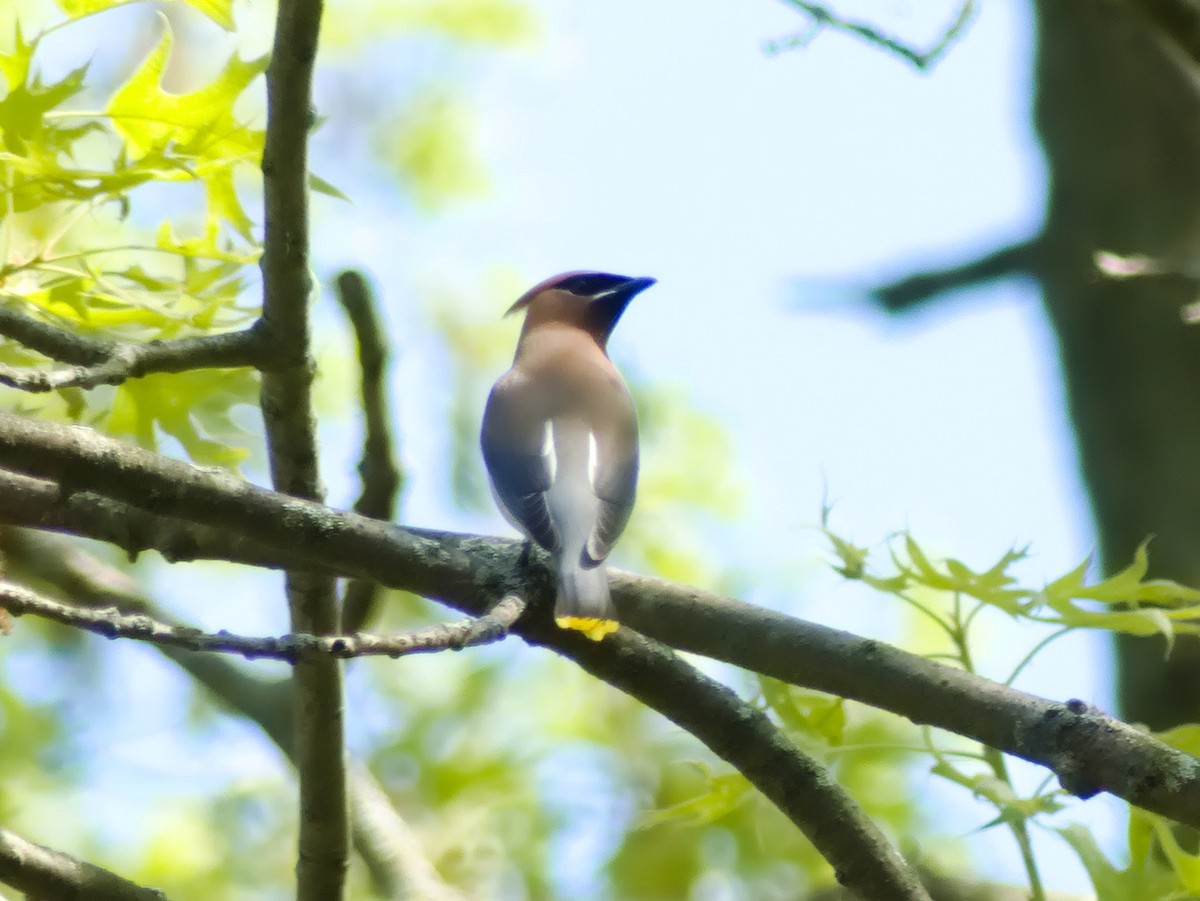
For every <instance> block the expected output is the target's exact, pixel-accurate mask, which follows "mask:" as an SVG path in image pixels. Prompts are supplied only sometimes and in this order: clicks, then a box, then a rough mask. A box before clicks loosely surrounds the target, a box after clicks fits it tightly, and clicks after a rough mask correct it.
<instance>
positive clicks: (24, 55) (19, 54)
mask: <svg viewBox="0 0 1200 901" xmlns="http://www.w3.org/2000/svg"><path fill="white" fill-rule="evenodd" d="M13 27H14V32H15V33H14V37H13V49H12V52H11V53H0V73H2V74H3V75H4V81H5V83H6V85H7V87H8V90H9V91H15V90H16V89H17V88H19V87H20V86H21V85H23V84H25V81H26V79H28V78H29V66H30V64H31V63H32V62H33V51H34V48H35V47H37V39H36V38H35V39H34V40H33V41H32V42H30V43H26V42H25V38H24V36H23V35H22V34H21V23H20V22H16V23H15V24H14V26H13Z"/></svg>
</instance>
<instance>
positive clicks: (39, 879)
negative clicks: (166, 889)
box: [0, 828, 167, 901]
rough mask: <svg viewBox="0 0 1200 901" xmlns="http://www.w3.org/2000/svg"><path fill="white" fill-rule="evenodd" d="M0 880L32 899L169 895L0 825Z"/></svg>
mask: <svg viewBox="0 0 1200 901" xmlns="http://www.w3.org/2000/svg"><path fill="white" fill-rule="evenodd" d="M0 882H3V883H4V884H5V885H8V886H11V887H12V888H14V889H16V890H17V891H19V892H23V893H24V894H25V895H26V897H28V898H30V899H33V898H47V899H49V898H64V899H65V898H86V899H88V901H166V899H167V896H166V895H164V894H163V893H162V892H160V891H158V890H157V889H152V888H145V887H144V886H140V885H137V884H136V883H133V882H130V881H129V880H128V879H123V878H121V877H120V876H118V875H116V874H115V873H110V872H109V871H108V870H104V869H101V868H100V867H98V866H96V865H94V864H90V863H87V862H86V861H82V860H79V859H78V858H75V857H71V856H70V855H69V854H64V853H63V852H61V851H54V850H52V849H50V848H47V847H44V846H42V845H36V844H34V843H33V842H31V841H28V840H27V839H24V838H21V836H19V835H17V834H16V833H13V832H10V831H8V830H7V829H3V828H0Z"/></svg>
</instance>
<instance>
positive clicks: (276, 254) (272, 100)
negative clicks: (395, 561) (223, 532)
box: [258, 0, 349, 901]
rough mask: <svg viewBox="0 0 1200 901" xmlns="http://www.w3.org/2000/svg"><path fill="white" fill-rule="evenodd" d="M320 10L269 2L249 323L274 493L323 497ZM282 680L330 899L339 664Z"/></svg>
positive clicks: (301, 622)
mask: <svg viewBox="0 0 1200 901" xmlns="http://www.w3.org/2000/svg"><path fill="white" fill-rule="evenodd" d="M321 12H322V3H321V0H279V8H278V12H277V14H276V19H275V41H274V46H273V47H272V50H271V62H270V65H269V66H268V68H267V130H266V139H265V144H264V146H263V159H262V171H263V201H264V221H263V255H262V262H261V265H262V276H263V307H262V318H261V319H260V320H259V323H258V325H259V327H261V328H262V329H263V331H264V333H265V335H266V340H267V342H268V343H269V344H270V345H271V346H272V347H273V349H274V353H273V357H274V358H275V359H277V360H279V361H280V365H279V366H278V367H277V368H272V369H269V370H267V371H265V372H264V373H263V379H262V392H261V405H262V413H263V423H264V426H265V430H266V439H267V456H268V459H269V461H270V468H271V482H272V484H273V485H274V486H275V488H276V489H277V490H278V491H282V492H284V493H286V494H290V495H293V496H295V497H300V498H307V499H310V500H320V499H321V498H322V495H323V488H322V485H321V477H320V472H319V466H318V452H317V450H318V449H317V427H316V417H315V414H314V411H313V403H312V380H313V371H314V368H315V364H314V362H313V358H312V335H311V323H310V317H309V300H310V295H311V294H312V276H311V275H310V273H309V266H310V261H309V218H308V191H309V187H308V186H309V176H308V132H309V129H310V128H311V126H312V121H313V116H314V113H313V109H312V78H313V66H314V64H315V62H316V57H317V36H318V34H319V32H320V27H321ZM285 584H286V590H287V598H288V611H289V613H290V616H291V628H292V631H293V632H308V633H311V634H313V635H332V634H334V633H336V632H337V631H338V611H337V597H336V593H335V585H334V580H333V579H331V578H329V577H328V576H324V575H319V574H315V573H311V572H305V571H302V570H288V571H287V574H286V577H285ZM292 682H293V686H294V694H293V706H294V708H295V713H296V716H295V728H296V741H295V745H294V752H295V758H294V759H295V762H296V771H297V773H298V774H299V780H300V839H299V855H300V856H299V861H298V863H297V868H296V877H297V896H296V897H297V898H298V899H299V901H338V899H340V898H341V897H342V895H343V892H344V891H345V878H346V860H347V853H348V850H349V848H348V838H347V835H348V828H349V825H348V819H347V817H348V812H347V806H346V767H345V747H344V731H345V728H344V717H343V707H342V704H343V697H342V671H341V665H340V664H339V663H338V661H337V660H334V659H330V658H314V659H307V660H301V661H299V662H298V663H297V664H296V666H295V667H294V668H293V670H292Z"/></svg>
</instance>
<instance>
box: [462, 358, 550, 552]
mask: <svg viewBox="0 0 1200 901" xmlns="http://www.w3.org/2000/svg"><path fill="white" fill-rule="evenodd" d="M526 393H527V392H526V391H525V390H524V384H523V383H522V381H521V380H520V379H519V378H517V377H515V376H514V375H513V374H512V373H509V374H508V375H506V376H503V377H501V379H500V381H498V382H496V386H495V387H494V388H492V393H491V395H490V396H489V397H488V402H487V407H486V409H485V410H484V413H483V430H482V434H481V436H480V444H481V445H482V448H483V462H484V465H486V466H487V471H488V476H489V477H490V478H491V482H492V491H493V492H494V493H495V495H496V501H497V503H498V504H499V506H500V509H501V510H502V511H503V512H504V514H505V516H507V517H508V519H509V520H510V521H511V522H512V523H513V525H515V526H516V527H517V528H519V529H520V530H521V531H523V532H524V533H525V534H526V535H528V536H529V537H530V538H532V539H533V540H534V541H536V542H537V543H538V544H540V545H541V546H542V547H544V548H545V549H546V550H548V551H551V552H553V551H555V550H557V549H558V544H559V536H558V533H557V532H556V531H555V528H554V523H553V522H552V520H551V519H550V508H549V507H548V506H547V503H546V492H547V491H548V490H549V488H550V465H551V463H550V452H549V448H548V446H547V441H546V429H547V422H546V420H545V419H542V418H540V417H538V416H537V415H536V406H534V405H532V404H530V403H529V398H527V397H524V396H523V395H525V394H526Z"/></svg>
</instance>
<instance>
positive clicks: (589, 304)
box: [480, 272, 656, 641]
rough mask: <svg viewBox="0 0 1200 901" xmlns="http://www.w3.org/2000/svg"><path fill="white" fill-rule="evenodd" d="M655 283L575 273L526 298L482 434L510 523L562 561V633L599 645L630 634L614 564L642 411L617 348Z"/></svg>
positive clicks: (628, 506)
mask: <svg viewBox="0 0 1200 901" xmlns="http://www.w3.org/2000/svg"><path fill="white" fill-rule="evenodd" d="M655 281H656V280H655V279H653V278H630V277H628V276H624V275H612V274H610V273H607V272H566V273H563V274H561V275H556V276H553V277H552V278H548V279H546V280H545V281H542V282H539V283H538V284H536V285H534V286H533V287H532V288H530V289H529V290H528V291H526V292H525V293H524V294H522V295H521V297H520V298H518V300H517V301H516V303H514V304H513V305H512V306H511V307H509V309H508V311H507V312H506V313H505V316H509V315H512V314H514V313H519V312H522V311H523V312H524V313H525V322H524V324H523V325H522V327H521V334H520V337H519V338H518V339H517V350H516V355H515V356H514V358H513V364H512V368H510V369H509V370H508V371H507V372H506V373H504V374H503V375H502V376H500V378H499V379H498V380H497V381H496V384H495V385H494V386H493V387H492V391H491V394H490V395H489V396H488V400H487V405H486V407H485V408H484V414H483V424H482V428H481V431H480V445H481V448H482V451H483V460H484V464H485V466H486V468H487V471H488V477H489V480H490V482H491V488H492V494H493V496H494V497H495V499H496V503H497V505H498V506H499V508H500V511H501V512H502V513H503V514H504V516H505V518H506V519H508V521H509V522H511V523H512V524H513V525H514V526H516V527H517V528H518V529H519V530H520V531H521V532H522V533H524V535H525V537H526V539H527V540H528V541H531V542H535V543H537V544H538V545H540V546H541V547H543V548H545V549H546V550H547V551H549V552H550V555H551V559H552V561H553V565H554V573H555V579H556V583H557V598H556V601H555V605H554V618H555V622H556V623H557V624H558V626H559V627H561V628H563V629H574V630H577V631H579V632H582V633H583V634H584V635H586V636H587V637H588V638H591V639H593V640H594V641H600V640H602V639H603V638H604V637H605V636H606V635H609V634H611V633H612V632H615V631H616V630H617V628H618V621H617V614H616V610H615V608H614V607H613V603H612V599H611V597H610V596H609V590H608V576H607V574H606V573H605V570H604V561H605V560H606V559H607V557H608V555H609V553H610V552H611V551H612V549H613V545H614V544H616V542H617V539H618V538H619V537H620V536H621V533H622V532H623V531H624V529H625V525H626V524H627V523H628V522H629V516H630V513H632V512H633V503H634V496H635V495H636V493H637V478H638V420H637V410H636V408H635V406H634V402H633V398H632V397H631V396H630V393H629V388H628V386H626V384H625V380H624V379H623V378H622V377H621V373H620V372H619V371H618V370H617V367H616V366H615V365H614V364H613V362H612V360H611V359H609V356H608V339H609V336H610V335H611V334H612V331H613V328H614V327H615V326H616V324H617V320H618V319H620V318H621V314H622V313H624V312H625V308H626V307H627V306H628V304H629V302H630V301H631V300H632V299H633V298H634V297H635V296H636V295H638V294H640V293H641V292H642V291H644V290H646V289H647V288H649V287H650V286H651V285H653V284H654V283H655Z"/></svg>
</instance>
